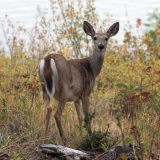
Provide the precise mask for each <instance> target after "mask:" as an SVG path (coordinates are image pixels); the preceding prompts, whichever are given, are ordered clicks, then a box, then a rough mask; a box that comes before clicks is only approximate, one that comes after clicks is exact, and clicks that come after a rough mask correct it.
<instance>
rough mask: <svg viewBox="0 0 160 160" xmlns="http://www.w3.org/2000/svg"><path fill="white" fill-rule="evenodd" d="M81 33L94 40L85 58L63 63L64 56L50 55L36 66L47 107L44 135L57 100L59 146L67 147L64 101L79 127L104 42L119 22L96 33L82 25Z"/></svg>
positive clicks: (85, 24) (87, 104)
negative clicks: (53, 101)
mask: <svg viewBox="0 0 160 160" xmlns="http://www.w3.org/2000/svg"><path fill="white" fill-rule="evenodd" d="M83 29H84V32H85V33H86V34H87V35H89V36H90V37H91V38H92V40H93V44H94V45H93V53H92V54H91V55H90V56H89V57H86V58H82V59H70V60H66V59H65V57H64V56H62V55H60V54H56V53H52V54H49V55H47V56H46V57H44V59H43V60H41V62H40V66H39V77H40V81H41V83H42V92H43V100H44V103H45V105H46V127H45V135H47V131H48V126H49V120H50V116H51V112H52V106H51V105H50V99H51V98H54V99H56V100H57V101H58V107H57V110H56V112H55V114H54V118H55V121H56V125H57V128H58V131H59V135H60V137H61V140H62V143H63V144H64V145H66V144H67V142H66V138H65V135H64V131H63V128H62V123H61V116H62V112H63V110H64V107H65V104H66V103H67V102H70V101H73V102H74V106H75V109H76V112H77V116H78V121H79V124H80V127H81V126H82V123H83V116H82V114H81V112H80V102H82V108H83V113H84V115H86V113H88V112H89V96H90V94H91V92H92V91H93V88H94V84H95V79H96V77H97V76H98V75H99V73H100V72H101V69H102V66H103V61H104V55H105V52H106V47H107V43H108V41H109V39H110V37H112V36H115V35H116V34H117V33H118V31H119V22H116V23H114V24H113V25H111V26H110V27H109V29H108V31H107V32H106V33H96V32H95V30H94V28H93V26H92V25H91V24H90V23H89V22H88V21H84V22H83Z"/></svg>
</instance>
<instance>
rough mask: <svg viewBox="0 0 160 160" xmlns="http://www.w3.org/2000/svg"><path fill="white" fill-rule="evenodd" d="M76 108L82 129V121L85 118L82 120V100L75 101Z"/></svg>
mask: <svg viewBox="0 0 160 160" xmlns="http://www.w3.org/2000/svg"><path fill="white" fill-rule="evenodd" d="M74 106H75V108H76V112H77V115H78V120H79V124H80V129H82V121H83V118H82V114H81V108H80V99H78V100H76V101H74Z"/></svg>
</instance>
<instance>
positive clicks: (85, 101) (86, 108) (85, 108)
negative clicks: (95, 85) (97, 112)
mask: <svg viewBox="0 0 160 160" xmlns="http://www.w3.org/2000/svg"><path fill="white" fill-rule="evenodd" d="M82 106H83V112H84V123H85V124H84V127H85V128H86V129H87V132H88V133H89V134H90V133H91V121H90V116H89V96H85V95H84V96H82Z"/></svg>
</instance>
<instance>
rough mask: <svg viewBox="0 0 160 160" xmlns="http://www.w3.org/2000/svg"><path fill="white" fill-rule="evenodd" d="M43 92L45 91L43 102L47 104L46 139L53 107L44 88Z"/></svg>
mask: <svg viewBox="0 0 160 160" xmlns="http://www.w3.org/2000/svg"><path fill="white" fill-rule="evenodd" d="M42 91H43V100H44V103H45V104H46V130H45V138H46V137H47V133H48V126H49V120H50V117H51V112H52V107H51V106H50V97H49V96H48V94H47V91H46V89H45V87H44V86H43V87H42Z"/></svg>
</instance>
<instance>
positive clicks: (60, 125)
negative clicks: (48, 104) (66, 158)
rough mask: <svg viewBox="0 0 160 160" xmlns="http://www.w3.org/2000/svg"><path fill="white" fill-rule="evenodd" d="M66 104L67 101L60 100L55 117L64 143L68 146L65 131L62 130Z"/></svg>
mask: <svg viewBox="0 0 160 160" xmlns="http://www.w3.org/2000/svg"><path fill="white" fill-rule="evenodd" d="M65 104H66V99H65V98H61V99H60V100H59V103H58V108H57V111H56V113H55V115H54V117H55V120H56V124H57V127H58V130H59V134H60V136H61V139H62V142H63V144H64V145H65V146H66V145H67V143H66V140H65V136H64V133H63V129H62V124H61V116H62V111H63V109H64V106H65Z"/></svg>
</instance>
